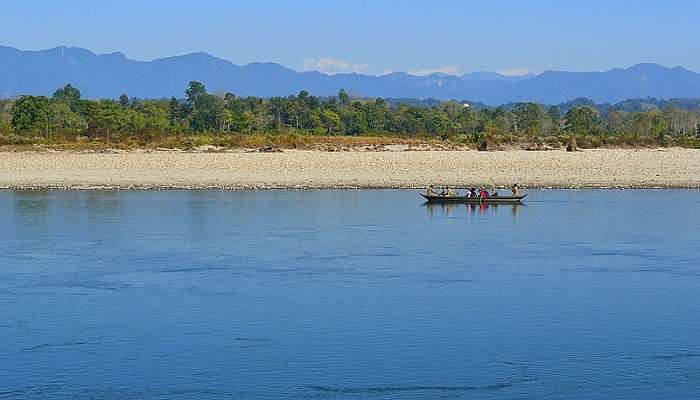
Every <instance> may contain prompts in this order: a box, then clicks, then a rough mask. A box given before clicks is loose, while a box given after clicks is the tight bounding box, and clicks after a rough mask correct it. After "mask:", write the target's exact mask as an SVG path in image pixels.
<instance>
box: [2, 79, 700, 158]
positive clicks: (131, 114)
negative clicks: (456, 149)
mask: <svg viewBox="0 0 700 400" xmlns="http://www.w3.org/2000/svg"><path fill="white" fill-rule="evenodd" d="M184 94H185V97H184V98H182V99H177V98H171V99H155V100H143V99H136V98H133V99H132V98H129V97H128V96H127V95H126V94H124V95H122V96H121V97H119V99H116V100H106V99H104V100H85V99H82V98H81V94H80V91H79V90H78V89H77V88H75V87H73V86H72V85H70V84H69V85H66V86H65V87H63V88H60V89H58V90H56V92H55V93H54V95H53V97H51V98H48V97H42V96H21V97H19V98H16V99H6V100H2V101H0V135H2V137H4V138H5V139H6V140H5V143H7V140H9V139H7V138H14V139H15V140H20V141H21V140H23V139H24V140H27V139H31V138H35V139H42V140H51V138H54V140H57V138H60V139H64V140H66V139H70V138H85V139H92V140H108V141H119V140H126V139H133V140H138V141H140V142H142V143H147V142H148V141H150V140H154V139H155V138H159V137H163V136H177V135H199V134H207V135H210V136H212V135H213V136H216V135H276V134H296V135H326V136H332V135H345V136H359V135H362V136H368V135H373V136H391V137H414V138H423V139H435V140H449V141H452V142H456V143H477V142H479V141H482V140H484V139H491V140H496V141H503V140H510V141H513V140H520V141H522V140H529V141H547V140H550V141H552V142H555V141H556V140H554V139H558V140H561V138H564V137H577V138H588V141H589V142H592V143H593V145H603V144H606V143H609V144H612V145H614V144H615V143H618V144H622V143H623V141H621V140H622V139H624V143H627V144H634V143H647V144H651V143H655V144H660V145H665V144H674V145H686V146H697V143H698V139H699V138H700V100H697V99H675V100H657V99H636V100H628V101H625V102H621V103H618V104H615V105H610V104H603V105H599V104H595V103H594V102H592V101H590V100H587V99H577V100H574V101H572V102H569V103H563V104H560V105H558V106H545V105H541V104H536V103H515V104H507V105H504V106H501V107H486V106H485V105H483V104H479V103H463V102H454V101H448V102H436V101H413V102H412V101H410V100H391V99H387V100H384V99H361V98H351V97H350V96H349V95H348V94H347V93H346V92H345V91H344V90H341V91H340V92H339V93H338V95H337V96H333V97H324V98H319V97H315V96H312V95H310V94H309V93H308V92H306V91H302V92H300V93H299V94H298V95H296V96H288V97H272V98H259V97H238V96H236V95H234V94H232V93H226V94H210V93H208V92H207V90H206V88H205V87H204V85H203V84H201V83H199V82H195V81H192V82H190V83H189V86H188V87H187V88H186V90H185V92H184ZM514 138H515V139H514ZM616 139H617V142H616V141H615V140H616Z"/></svg>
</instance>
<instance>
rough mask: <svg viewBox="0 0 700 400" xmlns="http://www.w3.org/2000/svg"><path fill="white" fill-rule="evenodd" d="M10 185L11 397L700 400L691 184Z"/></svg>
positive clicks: (1, 238) (6, 316)
mask: <svg viewBox="0 0 700 400" xmlns="http://www.w3.org/2000/svg"><path fill="white" fill-rule="evenodd" d="M529 193H530V195H529V197H528V198H527V199H526V201H525V203H524V204H523V205H520V206H510V205H501V206H498V207H494V206H490V207H486V208H479V207H468V206H466V205H453V206H449V207H448V206H439V205H434V206H428V205H425V204H422V201H421V199H420V198H419V197H418V195H417V194H416V193H415V192H413V191H406V190H360V191H349V190H340V191H332V190H331V191H250V192H246V191H243V192H236V191H143V192H139V191H113V192H112V191H33V192H21V191H1V192H0V315H1V316H2V318H1V319H0V338H2V340H1V341H0V398H2V399H16V398H19V399H64V398H70V399H146V398H147V399H226V398H230V399H285V398H289V399H292V398H294V399H296V398H303V399H426V398H431V399H433V398H434V399H437V398H440V399H462V398H468V399H521V398H529V399H534V398H537V399H583V398H585V399H695V398H697V396H698V393H700V234H699V232H700V192H698V191H692V190H625V191H622V190H591V191H585V190H541V191H538V190H534V191H530V192H529Z"/></svg>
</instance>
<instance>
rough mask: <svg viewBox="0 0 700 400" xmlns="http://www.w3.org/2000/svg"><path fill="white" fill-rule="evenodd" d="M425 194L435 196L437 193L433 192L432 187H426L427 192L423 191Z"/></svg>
mask: <svg viewBox="0 0 700 400" xmlns="http://www.w3.org/2000/svg"><path fill="white" fill-rule="evenodd" d="M425 194H426V195H428V196H435V195H437V192H436V191H435V190H433V185H428V190H426V191H425Z"/></svg>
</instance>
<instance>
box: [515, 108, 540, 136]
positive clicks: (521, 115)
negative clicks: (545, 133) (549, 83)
mask: <svg viewBox="0 0 700 400" xmlns="http://www.w3.org/2000/svg"><path fill="white" fill-rule="evenodd" d="M513 115H514V116H515V122H516V130H518V131H519V132H523V133H527V134H528V135H537V134H539V133H540V132H541V130H542V119H543V117H544V115H543V112H542V108H541V107H540V106H539V105H538V104H535V103H518V104H516V105H515V107H514V108H513Z"/></svg>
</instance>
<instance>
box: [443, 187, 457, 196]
mask: <svg viewBox="0 0 700 400" xmlns="http://www.w3.org/2000/svg"><path fill="white" fill-rule="evenodd" d="M456 194H457V193H455V191H454V189H452V188H451V187H449V186H445V187H444V188H443V189H442V192H440V196H445V197H452V196H455V195H456Z"/></svg>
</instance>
